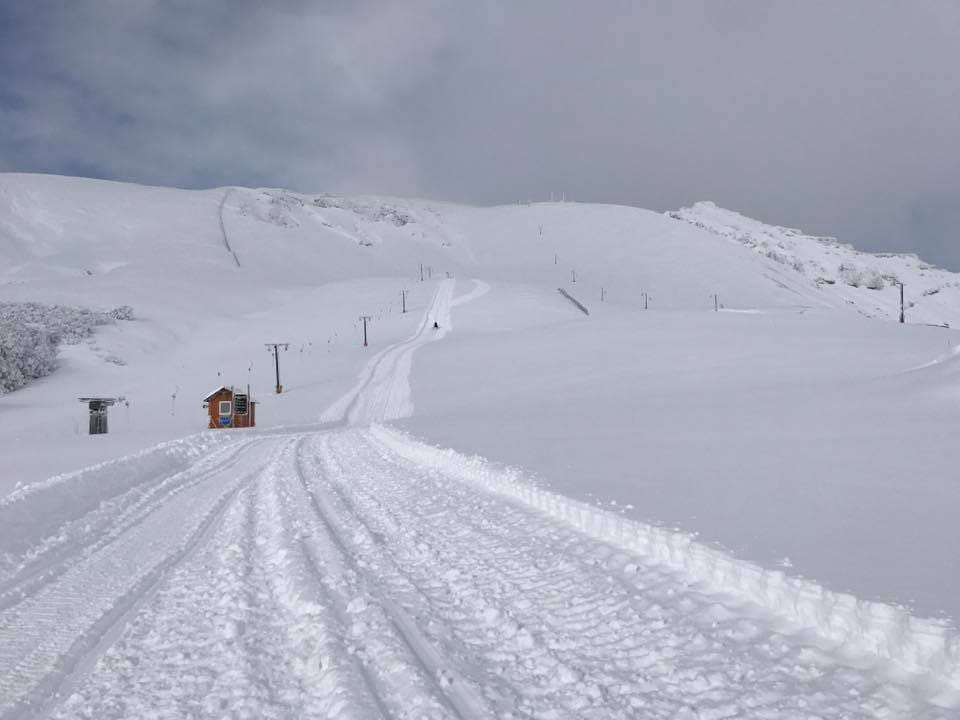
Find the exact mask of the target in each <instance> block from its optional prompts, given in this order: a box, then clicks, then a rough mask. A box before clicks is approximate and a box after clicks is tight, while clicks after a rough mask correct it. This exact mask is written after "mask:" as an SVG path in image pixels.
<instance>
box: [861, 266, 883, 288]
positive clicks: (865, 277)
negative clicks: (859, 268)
mask: <svg viewBox="0 0 960 720" xmlns="http://www.w3.org/2000/svg"><path fill="white" fill-rule="evenodd" d="M861 278H862V281H863V285H864V287H866V288H867V289H869V290H883V287H884V283H883V276H882V275H881V274H880V273H878V272H877V271H876V270H870V271H868V272H865V273H863V274H862V276H861Z"/></svg>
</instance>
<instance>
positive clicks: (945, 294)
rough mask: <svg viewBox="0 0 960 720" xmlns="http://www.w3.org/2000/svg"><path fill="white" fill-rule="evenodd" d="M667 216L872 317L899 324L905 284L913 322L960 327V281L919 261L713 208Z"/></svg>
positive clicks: (708, 205)
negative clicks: (740, 248) (755, 256)
mask: <svg viewBox="0 0 960 720" xmlns="http://www.w3.org/2000/svg"><path fill="white" fill-rule="evenodd" d="M667 214H668V215H669V216H670V217H672V218H674V219H677V220H683V221H685V222H688V223H690V224H691V225H694V226H695V227H698V228H703V229H704V230H708V231H709V232H712V233H716V234H717V235H719V236H721V237H725V238H728V239H730V240H733V241H735V242H737V243H739V244H740V245H743V246H744V247H748V248H751V249H753V250H755V251H756V252H757V253H759V254H760V255H762V256H763V257H766V258H769V259H771V260H773V261H774V262H776V263H778V264H780V265H782V266H783V268H784V273H786V274H787V275H791V276H792V277H793V279H794V281H795V282H798V283H803V284H807V285H809V286H811V287H817V288H821V289H823V290H826V291H827V293H828V294H829V295H830V296H832V297H835V298H837V299H838V300H840V301H842V302H844V303H848V304H849V305H851V306H852V307H854V308H856V309H857V310H858V311H859V312H861V313H863V314H864V315H865V316H867V317H879V318H888V319H899V316H900V284H903V286H904V292H905V303H904V304H905V308H906V312H905V319H906V320H907V322H912V323H930V324H935V325H947V324H952V325H957V324H958V323H960V276H958V275H957V274H956V273H953V272H950V271H948V270H943V269H940V268H937V267H934V266H932V265H930V264H929V263H925V262H924V261H923V260H921V259H920V258H918V257H917V256H916V255H913V254H908V253H866V252H860V251H858V250H856V249H854V248H853V247H852V246H850V245H847V244H845V243H842V242H839V241H838V240H837V239H836V238H832V237H816V236H812V235H805V234H804V233H803V232H802V231H800V230H796V229H794V228H786V227H779V226H775V225H768V224H766V223H762V222H760V221H758V220H754V219H752V218H748V217H745V216H744V215H741V214H740V213H737V212H734V211H732V210H725V209H724V208H721V207H717V206H716V205H715V204H714V203H712V202H698V203H696V204H694V205H692V206H691V207H687V208H681V209H680V210H676V211H673V212H670V213H667Z"/></svg>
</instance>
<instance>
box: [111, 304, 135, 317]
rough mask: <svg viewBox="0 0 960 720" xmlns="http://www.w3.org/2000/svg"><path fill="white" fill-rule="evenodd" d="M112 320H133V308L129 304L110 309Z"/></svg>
mask: <svg viewBox="0 0 960 720" xmlns="http://www.w3.org/2000/svg"><path fill="white" fill-rule="evenodd" d="M110 315H112V316H113V319H114V320H133V308H132V307H130V306H129V305H119V306H117V307H115V308H114V309H113V310H111V311H110Z"/></svg>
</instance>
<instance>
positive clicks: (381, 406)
mask: <svg viewBox="0 0 960 720" xmlns="http://www.w3.org/2000/svg"><path fill="white" fill-rule="evenodd" d="M454 282H455V281H454V280H452V279H447V280H441V281H440V285H439V287H438V288H437V291H436V292H435V293H434V296H433V298H432V299H431V301H430V305H429V306H428V307H427V310H426V312H425V313H424V315H423V319H422V320H421V322H420V325H419V326H418V327H417V330H416V332H415V333H414V334H413V335H412V336H411V337H409V338H408V339H407V340H404V341H403V342H400V343H396V344H394V345H390V346H389V347H387V348H386V349H384V350H382V351H380V352H379V353H378V354H377V355H375V356H374V357H373V358H372V359H371V360H370V362H369V363H367V366H366V368H364V370H363V372H361V374H360V380H359V381H358V382H357V384H356V385H355V386H354V387H353V388H352V389H351V390H349V391H348V392H347V393H346V394H344V395H343V397H341V398H339V399H338V400H336V401H335V402H334V403H333V404H332V405H331V406H330V407H329V408H327V410H326V411H325V412H324V413H323V415H322V416H321V418H320V419H321V421H322V422H332V423H337V422H339V423H346V424H350V425H366V424H369V423H371V422H382V421H384V420H396V419H398V418H402V417H408V416H410V415H411V414H412V413H413V402H412V399H411V392H410V370H411V367H412V363H413V354H414V353H415V352H416V351H417V349H418V348H420V347H422V346H423V345H426V344H427V343H429V342H433V341H435V340H439V339H442V338H443V337H444V336H445V335H446V334H447V332H449V330H450V328H451V315H450V307H451V303H452V298H453V289H454ZM434 322H436V323H437V324H438V325H439V326H440V327H439V328H437V329H434V327H433V323H434Z"/></svg>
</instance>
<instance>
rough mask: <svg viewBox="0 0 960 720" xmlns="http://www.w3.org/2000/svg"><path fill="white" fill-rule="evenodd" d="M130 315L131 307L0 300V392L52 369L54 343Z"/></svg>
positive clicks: (78, 338) (86, 334) (76, 340)
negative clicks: (107, 309) (93, 307)
mask: <svg viewBox="0 0 960 720" xmlns="http://www.w3.org/2000/svg"><path fill="white" fill-rule="evenodd" d="M131 319H133V308H132V307H130V306H129V305H121V306H119V307H117V308H114V309H113V310H111V311H110V312H100V311H97V310H90V309H87V308H77V307H67V306H65V305H43V304H41V303H0V393H5V392H10V391H11V390H16V389H17V388H19V387H22V386H23V385H25V384H26V383H27V382H28V381H30V380H32V379H35V378H39V377H43V376H44V375H49V374H50V373H51V372H53V371H54V370H55V369H56V357H57V345H59V344H61V343H63V344H67V345H74V344H76V343H79V342H81V341H83V340H85V339H86V338H88V337H90V335H92V334H93V332H94V330H96V328H98V327H100V326H102V325H109V324H111V323H113V322H116V321H117V320H131Z"/></svg>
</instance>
